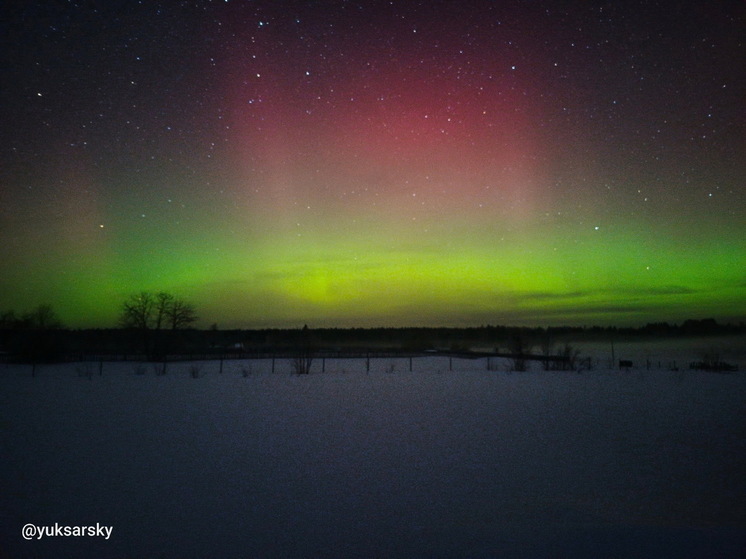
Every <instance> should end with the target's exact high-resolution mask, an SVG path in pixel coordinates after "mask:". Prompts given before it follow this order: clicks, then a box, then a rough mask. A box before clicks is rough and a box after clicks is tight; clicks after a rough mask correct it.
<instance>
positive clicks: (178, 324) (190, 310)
mask: <svg viewBox="0 0 746 559" xmlns="http://www.w3.org/2000/svg"><path fill="white" fill-rule="evenodd" d="M166 318H167V319H168V325H169V327H170V328H171V330H178V329H179V328H186V327H187V326H189V325H190V324H192V323H193V322H196V321H197V318H198V317H197V312H196V311H195V310H194V307H193V306H192V305H191V304H189V303H187V302H186V301H182V300H181V299H173V300H172V302H171V305H170V306H169V307H168V308H167V309H166Z"/></svg>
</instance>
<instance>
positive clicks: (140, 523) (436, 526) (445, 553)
mask: <svg viewBox="0 0 746 559" xmlns="http://www.w3.org/2000/svg"><path fill="white" fill-rule="evenodd" d="M625 351H626V352H627V355H625ZM638 351H639V352H640V356H639V357H635V356H634V355H632V349H631V348H623V347H617V348H615V352H616V358H617V359H619V358H634V359H647V358H649V357H651V355H653V353H654V351H653V350H649V349H644V348H643V349H642V350H640V349H639V348H638ZM724 351H726V350H724ZM646 352H647V353H646ZM606 353H607V348H602V349H599V353H598V354H597V355H598V357H597V359H596V361H595V363H596V364H597V365H598V364H602V363H604V359H606V357H607V356H606ZM663 353H665V352H663ZM663 353H660V355H663ZM734 355H735V354H730V356H731V357H733V356H734ZM666 356H667V357H666V358H661V361H662V362H663V363H662V365H661V366H662V368H661V369H658V368H657V365H658V363H657V361H658V359H652V360H651V361H652V362H653V364H654V366H653V367H652V368H651V369H650V370H648V369H647V366H646V363H640V365H639V366H638V365H637V363H636V368H634V369H632V370H630V371H628V372H626V371H622V372H620V371H615V370H610V369H608V368H599V367H598V366H597V367H596V368H595V369H594V370H591V371H585V372H583V373H572V372H545V371H541V370H539V368H538V367H536V366H534V367H533V369H532V370H530V371H527V372H520V373H518V372H509V371H508V370H507V369H508V366H507V362H501V363H497V364H496V363H492V365H493V368H496V369H497V370H493V371H488V370H487V366H486V362H485V360H473V361H471V360H457V359H454V360H453V361H452V362H451V363H449V360H448V358H446V357H442V356H432V357H426V358H416V359H414V360H413V367H412V368H413V370H412V371H411V372H410V371H409V361H408V360H407V359H378V360H371V366H370V372H367V371H366V365H365V360H358V361H345V360H327V361H326V363H325V369H326V371H325V372H324V373H322V372H321V362H320V361H317V362H315V363H314V365H313V368H312V373H311V374H310V375H307V376H298V375H293V374H292V372H291V369H292V367H291V364H290V363H289V362H287V361H278V362H277V363H276V369H275V372H274V373H272V372H271V363H270V362H269V361H253V362H248V361H231V362H228V361H226V362H225V363H224V364H223V372H222V374H221V373H219V372H218V369H219V363H218V362H202V363H196V364H195V363H171V364H169V368H168V371H167V374H166V375H164V376H159V375H156V373H155V371H154V369H153V368H152V366H151V365H148V364H135V363H103V374H102V375H101V376H99V374H98V373H99V369H98V367H99V365H98V364H97V363H96V364H66V365H55V366H40V367H39V368H37V370H36V376H35V377H34V378H32V376H31V367H30V366H24V365H2V366H0V452H1V454H0V473H1V474H2V483H1V484H0V558H5V557H11V558H17V557H21V558H22V557H29V558H37V557H54V558H66V557H76V558H78V557H98V558H118V559H124V558H138V559H146V558H154V559H155V558H164V559H170V558H206V557H220V558H233V557H235V558H238V557H241V558H243V557H407V558H411V557H708V558H710V557H742V556H744V552H745V551H746V535H745V530H746V513H745V512H744V502H746V501H745V498H746V475H744V473H745V472H746V437H745V435H746V408H745V406H744V403H745V402H746V373H744V372H737V373H732V374H716V373H705V372H695V371H689V370H686V369H683V368H682V369H680V370H668V368H669V367H668V361H672V360H675V359H676V355H674V354H670V355H669V354H668V353H666ZM726 356H727V354H726ZM689 359H690V357H689V356H688V355H682V356H681V357H679V367H681V366H682V365H683V364H684V363H685V362H687V361H688V360H689ZM736 362H738V361H737V360H736ZM738 364H739V365H740V366H741V371H743V367H744V363H743V362H738ZM495 365H497V366H496V367H495ZM451 367H452V369H453V370H449V369H450V368H451ZM197 369H199V371H198V372H197ZM193 373H194V374H193ZM195 376H197V377H198V378H194V377H195ZM27 523H32V524H35V525H38V526H54V524H55V523H58V524H60V525H69V526H80V525H96V523H99V524H102V525H106V526H112V527H113V532H112V535H111V537H110V539H109V540H108V541H107V540H104V539H103V538H96V537H77V538H76V537H68V538H65V537H49V538H43V539H42V540H40V541H25V540H24V539H23V538H22V537H21V528H22V527H23V526H24V525H25V524H27Z"/></svg>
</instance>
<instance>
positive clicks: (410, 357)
mask: <svg viewBox="0 0 746 559" xmlns="http://www.w3.org/2000/svg"><path fill="white" fill-rule="evenodd" d="M409 372H410V373H411V372H412V356H411V355H410V356H409Z"/></svg>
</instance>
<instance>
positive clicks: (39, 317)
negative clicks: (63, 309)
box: [22, 304, 62, 330]
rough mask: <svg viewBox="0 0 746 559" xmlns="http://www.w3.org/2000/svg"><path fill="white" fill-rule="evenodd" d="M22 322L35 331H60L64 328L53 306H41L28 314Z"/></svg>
mask: <svg viewBox="0 0 746 559" xmlns="http://www.w3.org/2000/svg"><path fill="white" fill-rule="evenodd" d="M22 321H23V322H25V323H26V324H28V326H29V327H30V328H33V329H35V330H58V329H59V328H62V321H61V320H60V319H59V318H58V317H57V313H56V312H54V309H53V308H52V305H49V304H44V305H39V306H38V307H36V308H35V309H34V310H33V311H31V312H29V313H26V314H25V315H24V316H23V318H22Z"/></svg>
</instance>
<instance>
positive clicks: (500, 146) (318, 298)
mask: <svg viewBox="0 0 746 559" xmlns="http://www.w3.org/2000/svg"><path fill="white" fill-rule="evenodd" d="M0 10H1V12H2V14H1V15H2V17H1V18H0V21H1V23H0V26H2V36H3V38H4V39H3V41H4V44H3V48H2V53H1V54H0V56H1V57H2V65H1V67H0V72H1V73H2V74H1V78H2V88H1V90H0V95H1V96H2V99H1V100H0V101H1V102H0V111H1V113H2V123H3V125H2V127H1V129H0V134H2V141H1V142H0V150H1V151H0V153H1V157H2V159H1V161H0V272H1V273H0V310H8V309H14V310H16V312H23V311H26V310H30V309H32V308H34V307H36V306H37V305H39V304H44V303H49V304H52V305H53V306H54V308H55V310H56V311H57V313H58V314H59V315H60V318H61V319H62V320H63V322H65V324H67V325H69V326H73V327H90V326H93V327H106V326H115V325H116V324H117V316H118V314H119V311H120V308H121V304H122V302H123V301H124V300H125V299H126V298H127V297H128V296H129V295H131V294H134V293H137V292H140V291H143V290H145V291H168V292H171V293H173V294H175V295H177V296H179V297H181V298H183V299H186V300H188V301H190V302H192V303H193V304H194V306H195V307H196V309H197V312H198V314H199V316H200V321H199V323H198V326H200V327H208V326H209V325H211V324H213V323H217V324H218V325H219V327H221V328H235V327H245V328H264V327H298V326H301V325H303V324H306V323H307V324H309V326H311V327H333V326H338V327H349V326H362V327H366V326H421V325H425V326H441V325H442V326H478V325H481V324H508V325H531V326H544V325H561V324H568V325H593V324H599V325H641V324H645V323H647V322H657V321H672V322H680V321H682V320H684V319H687V318H705V317H714V318H717V319H721V320H744V319H746V188H745V187H746V184H745V183H746V181H745V178H746V157H744V154H746V150H745V149H744V148H745V147H746V145H745V142H744V124H745V122H744V120H745V119H744V115H745V114H746V112H745V111H744V99H745V96H744V92H745V91H746V88H745V87H744V86H745V82H746V80H745V79H744V77H745V73H746V72H745V70H744V68H746V58H745V57H744V53H745V46H744V39H745V35H744V29H745V28H746V5H744V3H743V2H741V1H740V0H734V1H722V2H721V1H717V0H716V1H713V2H701V1H696V2H695V1H686V0H685V1H667V0H661V1H658V2H650V1H647V0H645V1H635V0H631V1H629V2H595V1H579V0H578V1H570V0H564V1H563V0H559V1H556V2H555V1H553V2H549V1H547V2H539V1H528V0H526V1H505V2H496V1H479V0H475V1H469V0H465V1H464V0H462V1H446V0H428V1H397V0H394V1H390V2H389V1H385V2H384V1H358V2H356V1H333V0H329V1H320V0H319V1H305V2H300V1H283V0H274V1H265V0H256V1H249V0H246V1H239V0H230V1H224V0H221V1H205V0H192V1H181V2H179V1H175V0H174V1H168V2H166V1H158V0H148V1H142V2H136V1H121V0H106V1H103V0H100V1H96V0H89V1H62V0H57V1H41V2H33V3H31V2H8V3H4V4H3V7H2V8H0Z"/></svg>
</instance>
